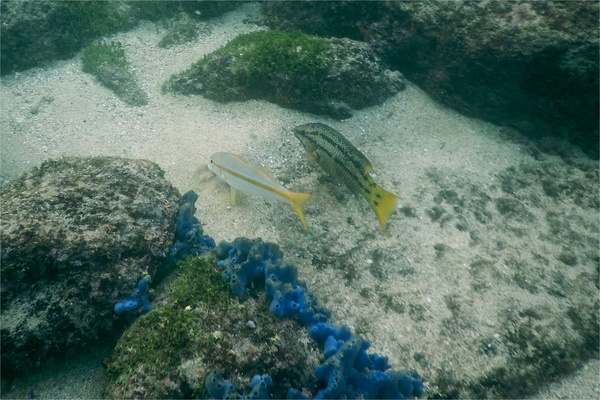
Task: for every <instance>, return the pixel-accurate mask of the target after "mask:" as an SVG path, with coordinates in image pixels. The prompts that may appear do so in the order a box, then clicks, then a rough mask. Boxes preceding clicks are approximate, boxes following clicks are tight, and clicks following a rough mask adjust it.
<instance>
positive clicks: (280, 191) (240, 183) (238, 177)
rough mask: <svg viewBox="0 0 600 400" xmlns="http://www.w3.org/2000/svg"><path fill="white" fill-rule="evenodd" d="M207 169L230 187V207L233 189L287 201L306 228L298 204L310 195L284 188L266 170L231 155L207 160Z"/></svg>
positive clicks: (216, 156)
mask: <svg viewBox="0 0 600 400" xmlns="http://www.w3.org/2000/svg"><path fill="white" fill-rule="evenodd" d="M208 169H210V170H211V171H212V172H214V173H215V175H217V176H218V177H219V178H221V179H222V180H224V181H225V182H227V183H228V184H229V186H231V203H232V204H235V190H236V189H237V190H240V191H242V192H245V193H248V194H252V195H257V196H261V197H264V198H267V199H274V200H283V201H287V202H289V203H290V204H291V205H292V207H294V211H296V214H298V217H299V218H300V221H301V222H302V225H304V227H305V228H306V227H308V225H307V224H306V220H305V219H304V213H303V212H302V204H304V203H305V202H306V200H308V198H309V197H310V195H309V194H306V193H296V192H292V191H290V190H288V189H286V188H285V187H283V185H281V184H280V183H279V182H278V181H277V179H275V177H274V176H273V175H271V173H270V172H269V171H268V170H267V169H266V168H261V167H258V166H256V165H252V164H250V163H249V162H248V161H246V160H244V159H243V158H242V157H240V156H238V155H235V154H231V153H215V154H213V155H212V156H211V157H210V162H209V163H208Z"/></svg>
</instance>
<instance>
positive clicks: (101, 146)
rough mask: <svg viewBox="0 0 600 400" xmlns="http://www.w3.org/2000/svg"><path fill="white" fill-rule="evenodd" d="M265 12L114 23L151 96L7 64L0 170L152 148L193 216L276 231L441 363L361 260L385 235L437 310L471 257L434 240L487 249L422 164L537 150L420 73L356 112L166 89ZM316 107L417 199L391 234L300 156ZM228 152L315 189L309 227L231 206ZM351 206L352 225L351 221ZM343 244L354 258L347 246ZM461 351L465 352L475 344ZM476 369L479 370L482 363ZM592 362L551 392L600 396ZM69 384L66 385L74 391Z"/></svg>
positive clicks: (340, 315) (402, 343) (469, 167)
mask: <svg viewBox="0 0 600 400" xmlns="http://www.w3.org/2000/svg"><path fill="white" fill-rule="evenodd" d="M258 13H259V6H258V5H257V4H248V5H244V6H242V7H241V8H240V9H239V10H237V11H234V12H231V13H228V14H226V15H224V16H222V17H220V18H217V19H215V20H213V21H211V22H210V24H212V25H213V29H212V32H211V33H210V34H208V35H207V36H206V37H202V38H201V39H200V40H199V41H197V42H195V43H192V44H187V45H182V46H176V47H173V48H171V49H160V48H159V47H158V46H157V43H158V42H159V40H160V39H161V37H162V35H163V34H164V29H163V28H162V27H161V25H160V24H153V23H149V22H146V23H143V24H141V25H140V26H139V27H138V28H136V29H135V30H133V31H131V32H128V33H124V34H119V35H116V36H115V37H114V38H113V39H114V40H118V41H120V42H122V43H123V45H124V48H125V51H126V54H127V57H128V59H129V60H130V62H131V64H132V66H133V69H134V71H135V73H136V75H137V77H138V79H139V81H140V82H141V84H142V86H143V88H144V90H146V91H147V93H148V96H149V104H148V105H147V106H145V107H130V106H127V105H126V104H124V103H123V102H122V101H120V100H119V99H118V98H117V97H116V96H115V95H114V94H113V93H112V92H111V91H110V90H108V89H106V88H104V87H103V86H101V85H100V84H99V83H98V82H97V81H96V80H95V78H94V77H93V76H91V75H88V74H85V73H83V72H82V71H81V65H80V55H78V56H76V57H75V58H73V59H71V60H67V61H61V62H56V63H54V64H52V65H51V66H49V67H47V68H36V69H32V70H29V71H26V72H22V73H18V74H14V75H10V76H6V77H4V78H2V80H1V82H0V83H1V86H0V95H1V99H2V113H1V114H2V115H1V121H0V132H1V133H2V134H1V139H0V144H1V147H0V156H1V158H0V161H1V171H0V182H2V181H4V182H5V181H7V180H9V179H12V178H14V177H16V176H18V175H19V174H21V173H22V172H23V171H25V170H27V169H29V168H31V167H32V166H37V165H39V164H40V163H41V162H42V161H43V160H45V159H48V158H55V157H59V156H62V155H70V156H98V155H107V156H108V155H112V156H123V157H130V158H144V159H148V160H151V161H154V162H156V163H158V164H159V165H160V166H161V167H162V168H163V169H164V171H165V173H166V178H167V179H168V180H169V181H171V182H172V183H173V184H174V185H175V186H176V187H177V188H178V189H179V190H180V191H181V193H184V192H185V191H187V190H189V189H193V190H195V191H196V192H197V193H198V194H199V196H200V199H199V201H198V203H197V207H198V212H197V216H198V217H199V218H200V220H201V221H202V223H203V226H204V229H205V232H206V233H207V234H209V235H211V236H213V237H214V238H215V240H216V241H217V242H219V241H220V240H232V239H234V238H235V237H238V236H247V237H251V238H253V237H262V238H263V239H264V240H266V241H274V242H276V243H279V244H281V245H282V247H283V248H284V251H285V253H286V255H287V256H288V258H289V260H290V261H291V262H293V263H294V264H295V265H297V267H298V268H299V270H300V278H301V279H303V280H305V281H307V283H308V285H309V288H310V289H311V290H313V291H314V292H315V293H317V294H318V296H319V298H320V299H321V301H322V304H324V305H325V306H326V307H327V308H329V309H330V310H331V311H332V313H333V315H334V317H335V319H336V320H337V321H338V322H339V323H340V324H346V325H348V326H350V327H351V328H352V329H353V330H355V331H358V332H360V333H361V334H363V335H364V336H366V337H367V338H368V339H369V340H370V341H371V342H372V348H373V349H374V350H375V351H378V352H381V353H382V354H385V355H388V356H389V357H390V362H391V364H392V365H393V366H395V367H399V368H410V369H421V368H420V367H419V365H418V364H417V363H416V362H415V361H414V360H413V359H412V358H411V357H407V356H406V351H405V350H406V348H407V347H409V346H410V343H411V342H413V341H412V340H411V337H415V336H419V337H421V336H422V337H423V338H424V339H423V341H422V342H419V343H424V344H425V345H427V346H429V348H427V349H423V350H422V351H421V352H422V353H426V354H427V356H428V357H430V358H431V360H430V361H431V363H432V364H433V365H434V366H439V365H440V364H442V363H443V362H444V360H445V357H447V354H448V353H452V350H451V349H450V348H449V347H448V346H446V345H448V344H446V345H444V344H443V342H442V339H443V338H440V337H436V336H435V335H434V334H433V333H431V332H423V331H420V330H418V329H417V330H415V328H413V326H412V323H411V321H410V320H409V319H406V318H404V317H402V316H399V315H398V314H387V313H385V312H384V311H383V310H382V309H381V308H382V307H381V304H379V303H373V302H372V301H371V300H370V298H369V297H368V296H361V295H359V294H358V291H359V290H360V289H364V290H365V291H367V292H370V293H373V292H374V291H379V290H380V289H381V285H382V282H381V280H377V279H375V278H374V277H373V276H372V274H370V273H367V272H365V271H366V267H368V266H370V265H372V264H373V263H374V262H375V263H377V262H378V261H374V260H373V259H372V258H373V257H372V256H373V254H374V252H373V251H374V249H381V251H382V252H383V253H384V254H385V257H384V260H383V261H382V262H381V263H382V264H383V265H382V267H381V269H382V274H383V275H384V276H386V277H387V281H386V282H385V283H386V286H387V287H385V288H383V289H381V290H384V291H386V293H391V294H393V295H394V296H396V297H395V298H397V299H398V300H399V301H404V300H405V299H408V298H411V299H414V298H417V299H419V301H421V300H422V302H423V304H426V305H429V306H428V307H427V309H426V311H425V313H426V314H427V313H430V314H431V315H433V317H435V314H436V313H444V312H447V311H444V310H445V307H444V306H443V299H442V296H443V295H444V294H448V293H453V292H455V291H456V290H458V291H459V292H460V291H461V290H463V289H462V288H461V284H460V276H461V275H462V274H464V273H465V268H466V265H462V264H461V262H460V261H456V260H458V259H460V257H457V258H456V259H452V260H451V261H452V262H454V264H451V265H450V264H449V265H448V266H447V269H446V268H444V269H442V270H440V269H438V268H437V267H435V268H434V267H431V266H430V265H428V264H427V261H426V260H428V259H432V257H433V256H432V255H431V254H432V253H433V250H432V246H433V245H434V244H436V243H440V242H441V243H444V244H446V245H448V246H450V247H451V248H452V251H453V252H454V254H460V255H461V257H462V255H464V256H465V257H464V259H465V260H466V259H467V258H468V257H467V256H473V255H474V252H476V251H477V249H473V248H472V247H470V246H469V241H470V237H469V233H468V232H461V231H458V230H456V229H454V230H448V229H446V230H443V229H440V227H439V224H434V223H432V222H431V221H430V219H429V218H428V217H427V214H426V213H425V210H424V209H422V208H421V206H420V204H422V203H423V204H427V205H428V206H427V207H430V205H431V203H432V200H431V199H432V197H433V196H434V195H435V193H433V192H428V191H427V190H426V186H425V185H424V183H423V182H424V179H425V178H424V177H425V176H426V174H428V173H429V174H431V173H432V171H434V172H435V171H437V172H435V173H436V174H438V175H439V178H440V179H441V180H444V179H446V178H448V179H450V177H452V179H455V178H456V177H460V180H461V181H464V182H468V183H472V184H475V185H477V186H478V187H480V188H481V189H482V190H484V191H485V190H487V189H488V188H489V187H490V186H492V185H496V186H497V185H498V182H497V180H496V176H497V174H498V173H500V172H501V171H503V170H504V169H506V168H507V167H510V166H516V165H519V164H520V163H531V162H533V161H532V158H531V156H529V155H528V154H527V152H526V151H524V149H523V148H522V146H521V145H518V144H515V143H510V142H506V141H505V140H504V139H502V136H501V135H500V133H499V127H497V126H494V125H492V124H489V123H486V122H482V121H479V120H474V119H469V118H467V117H464V116H462V115H459V114H457V113H456V112H454V111H452V110H449V109H448V108H446V107H444V106H441V105H439V104H438V103H436V102H435V101H434V100H432V99H431V98H429V97H428V96H427V95H426V94H425V93H424V92H423V91H421V90H420V89H419V88H417V87H416V86H415V85H413V84H409V85H408V87H407V89H406V90H404V91H403V92H401V93H399V94H398V95H396V96H394V97H392V98H390V99H388V100H387V101H386V102H385V103H384V104H382V105H380V106H377V107H371V108H368V109H365V110H362V111H358V112H356V113H355V115H354V116H353V117H352V118H350V119H348V120H346V121H335V120H330V119H328V118H324V117H321V116H314V115H310V114H306V113H301V112H298V111H294V110H288V109H283V108H281V107H279V106H277V105H274V104H270V103H268V102H265V101H247V102H242V103H229V104H220V103H215V102H213V101H211V100H207V99H205V98H203V97H200V96H192V97H185V96H173V95H163V94H162V93H161V89H160V88H161V85H162V83H163V82H164V81H166V80H167V79H168V78H169V77H170V76H171V74H173V73H176V72H180V71H182V70H184V69H186V68H188V67H189V66H190V65H191V64H192V63H193V62H195V61H196V60H198V59H199V58H200V57H201V56H202V55H203V54H207V53H209V52H211V51H213V50H215V49H217V48H219V47H221V46H223V45H224V44H226V43H227V41H229V40H231V39H232V38H234V37H235V36H237V35H239V34H242V33H246V32H250V31H253V30H256V29H260V27H259V26H257V25H254V24H252V23H245V22H244V21H247V20H250V21H253V20H256V19H257V16H258ZM248 16H250V18H249V19H248ZM32 111H33V113H32ZM317 121H318V122H323V123H326V124H329V125H331V126H333V127H334V128H336V129H338V130H339V131H340V132H342V133H343V134H344V135H346V136H347V137H348V139H350V140H351V141H352V142H353V143H354V144H355V145H356V146H357V147H358V148H359V149H360V150H361V151H363V152H364V154H365V155H366V156H367V157H368V158H369V159H370V160H371V162H372V164H373V166H374V168H375V171H376V173H377V177H376V180H377V181H378V182H379V183H380V184H381V185H382V186H384V187H385V188H387V189H388V190H391V191H393V192H395V193H397V194H399V195H401V196H402V198H403V200H402V204H403V205H405V204H406V205H409V206H411V207H413V208H415V209H416V210H417V219H407V218H406V217H405V216H404V215H402V214H401V213H396V214H395V215H394V216H392V218H391V220H390V224H389V232H388V233H387V234H383V233H381V232H380V231H379V227H378V223H377V220H376V217H375V215H374V213H373V212H372V210H371V209H370V208H369V207H368V206H367V205H366V203H365V202H364V201H360V202H359V201H356V200H355V199H354V198H353V197H351V196H350V195H348V192H347V190H346V189H345V188H343V187H339V186H335V185H333V184H332V183H330V181H329V180H325V182H324V183H321V182H319V181H318V180H317V178H318V177H319V176H321V172H320V171H319V169H318V167H316V166H311V165H308V163H307V161H306V160H304V159H303V158H302V151H303V148H302V146H301V145H300V143H299V142H298V141H297V139H296V138H295V137H294V135H293V134H292V132H291V130H290V127H292V126H294V125H297V124H301V123H306V122H317ZM217 151H228V152H233V153H239V154H242V155H243V156H244V157H246V158H247V159H248V160H249V161H252V162H255V163H259V164H262V165H263V166H267V167H269V168H270V169H271V170H272V171H273V173H274V175H275V176H278V177H279V178H280V179H282V180H284V181H285V182H286V185H287V186H288V187H289V188H290V189H292V190H296V191H306V192H309V193H311V194H312V195H313V198H312V199H311V200H310V201H309V202H308V203H307V204H306V206H305V214H306V217H307V220H308V222H309V224H310V225H311V226H310V228H309V230H307V231H305V230H303V228H302V226H301V224H300V222H299V220H298V218H297V216H296V215H295V213H294V212H293V210H292V208H291V207H290V206H289V205H286V204H284V203H276V204H268V203H265V202H264V201H263V200H262V199H260V198H252V197H242V196H240V199H239V202H238V205H236V206H233V207H230V205H229V193H228V188H227V186H226V185H224V184H223V183H221V182H219V181H217V180H216V179H215V178H213V177H212V173H210V172H209V171H208V170H207V169H206V168H205V165H206V162H207V161H208V159H209V156H210V155H211V154H212V153H214V152H217ZM349 218H350V219H351V220H352V223H351V224H349V223H347V220H348V219H349ZM533 245H535V244H533ZM325 253H328V254H327V256H328V257H329V258H327V259H328V260H329V259H331V258H333V259H335V257H336V256H337V255H340V257H341V258H340V259H344V260H345V262H347V263H351V264H353V265H354V266H355V269H356V271H355V272H354V273H355V274H356V275H357V276H358V278H356V280H355V281H354V282H353V283H349V284H347V281H348V279H349V278H348V277H347V276H346V275H345V274H346V273H347V272H346V269H345V268H342V267H336V268H318V267H317V266H316V265H314V264H315V257H318V256H319V254H325ZM346 254H351V256H349V257H342V256H343V255H346ZM311 260H312V262H311ZM423 260H425V261H423ZM449 263H450V262H449ZM398 268H412V269H414V270H415V271H416V272H417V274H418V278H419V279H418V282H415V281H414V278H410V279H408V280H407V282H410V285H408V283H405V282H404V281H403V277H402V275H401V274H400V275H398ZM464 290H465V291H466V289H464ZM498 296H499V298H502V296H506V294H498ZM481 307H485V310H484V311H482V312H481V313H480V314H479V315H477V316H475V317H474V318H476V319H477V323H478V324H483V325H485V324H489V325H488V326H489V329H488V330H489V332H490V334H491V333H492V332H494V331H495V329H497V328H498V327H497V326H495V324H497V323H498V321H497V320H496V319H495V317H494V315H493V312H494V309H493V305H489V304H488V305H486V304H482V305H481ZM486 311H487V312H489V313H490V315H488V314H486ZM404 315H406V314H404ZM366 322H368V323H366ZM365 325H368V326H365ZM486 329H487V328H486ZM484 330H485V329H484ZM413 350H414V349H413ZM460 354H462V353H460ZM460 354H458V357H460ZM466 357H468V355H467V356H466ZM450 359H451V358H450ZM461 361H462V362H463V363H465V364H468V363H469V362H470V360H469V359H468V358H465V359H462V360H461ZM432 368H433V367H432ZM465 368H467V369H468V368H469V367H465ZM472 368H473V369H474V370H476V369H477V368H478V365H477V363H476V362H473V365H472ZM589 371H592V372H593V373H588V372H589ZM584 372H585V373H582V374H580V375H577V376H576V378H574V379H576V380H577V381H576V382H577V383H576V384H575V385H574V386H575V388H572V389H568V390H566V391H564V392H563V391H561V389H560V388H558V389H556V388H548V391H545V392H543V393H544V397H546V396H547V397H554V398H564V397H563V395H562V394H559V393H564V396H565V397H571V398H598V396H599V393H598V385H597V383H596V382H594V377H597V376H598V363H597V362H593V363H590V364H589V365H588V367H586V369H585V370H584ZM49 379H51V380H52V379H58V378H57V377H51V378H49ZM567 381H568V380H567ZM25 385H26V384H25ZM38 385H41V386H42V388H39V386H38V389H36V390H38V391H39V392H40V393H43V392H44V389H43V383H42V384H39V383H38ZM21 390H23V388H22V387H21ZM27 390H28V389H27ZM89 390H90V391H89V392H88V395H89V396H87V397H97V396H99V392H98V391H97V387H96V386H94V385H89ZM13 393H14V394H15V395H16V396H20V395H18V394H17V392H13ZM20 393H25V394H26V391H25V392H23V391H21V392H20ZM59 393H60V392H52V395H50V396H49V397H63V396H61V395H60V394H59ZM66 393H68V389H67V388H65V392H64V396H67V394H66ZM553 393H554V394H553ZM69 397H70V395H69ZM73 397H77V395H73ZM82 397H83V395H82ZM40 398H45V396H44V395H43V394H42V395H40Z"/></svg>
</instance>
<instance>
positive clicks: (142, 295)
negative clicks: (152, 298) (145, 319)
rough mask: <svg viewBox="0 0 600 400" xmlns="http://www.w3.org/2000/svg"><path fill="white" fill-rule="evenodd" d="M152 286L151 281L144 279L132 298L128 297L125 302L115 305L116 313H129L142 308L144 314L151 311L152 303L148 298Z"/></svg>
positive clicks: (139, 283)
mask: <svg viewBox="0 0 600 400" xmlns="http://www.w3.org/2000/svg"><path fill="white" fill-rule="evenodd" d="M148 285H150V279H148V278H143V279H142V280H140V281H139V282H138V284H137V287H136V289H135V292H134V293H133V294H132V295H131V296H127V298H125V300H123V301H120V302H118V303H117V304H115V312H116V313H117V314H121V313H124V312H128V311H135V310H137V309H139V308H141V309H142V310H143V311H144V312H147V311H150V303H149V302H148V299H147V297H146V292H147V291H148Z"/></svg>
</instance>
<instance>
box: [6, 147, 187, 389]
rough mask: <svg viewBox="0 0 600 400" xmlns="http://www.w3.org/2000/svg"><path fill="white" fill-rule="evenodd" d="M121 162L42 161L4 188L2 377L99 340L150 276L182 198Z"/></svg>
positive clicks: (150, 166) (153, 173)
mask: <svg viewBox="0 0 600 400" xmlns="http://www.w3.org/2000/svg"><path fill="white" fill-rule="evenodd" d="M163 175H164V173H163V171H162V170H161V169H160V167H159V166H158V165H156V164H154V163H152V162H149V161H143V160H127V159H123V158H111V157H98V158H62V159H59V160H50V161H46V162H44V163H43V164H42V165H41V166H40V167H39V168H34V169H32V170H31V171H29V172H27V173H25V174H24V175H23V176H22V177H20V178H18V179H16V180H14V181H12V182H10V183H9V184H8V185H6V186H5V187H3V188H2V193H1V194H0V199H1V205H2V214H1V218H0V222H1V224H2V232H1V233H0V245H1V247H2V250H1V281H2V292H1V295H2V297H1V301H2V329H1V335H2V336H1V338H2V354H1V357H2V358H1V360H2V375H3V378H4V377H10V376H8V375H12V376H14V375H17V374H19V373H21V372H23V371H25V370H28V369H29V368H31V367H36V366H39V365H40V364H41V363H42V362H44V361H45V360H46V358H47V357H48V356H52V355H58V354H64V353H65V352H66V353H68V352H70V351H73V350H76V349H77V348H80V347H81V346H84V345H87V344H89V343H90V342H92V341H94V340H96V339H98V337H100V336H105V335H106V334H107V333H108V332H110V330H111V328H112V327H113V325H114V323H115V321H116V320H117V317H116V316H115V313H114V310H113V307H114V305H115V303H116V302H117V301H121V300H122V299H123V298H124V297H125V296H127V295H128V294H130V293H131V292H132V291H133V290H134V288H135V286H136V283H137V282H138V281H139V280H140V279H141V278H142V277H144V276H149V277H150V278H152V277H153V276H155V274H156V273H157V267H158V266H159V263H160V260H161V259H162V257H163V256H164V255H165V252H166V251H167V249H168V247H169V245H170V244H171V243H172V240H173V231H174V223H175V221H174V218H175V213H176V210H177V205H178V200H179V193H178V192H177V190H176V189H175V188H174V187H173V186H172V185H171V184H170V183H169V182H167V181H166V180H165V179H164V177H163Z"/></svg>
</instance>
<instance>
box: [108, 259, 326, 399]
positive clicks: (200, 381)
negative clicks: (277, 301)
mask: <svg viewBox="0 0 600 400" xmlns="http://www.w3.org/2000/svg"><path fill="white" fill-rule="evenodd" d="M162 292H163V293H164V295H163V297H162V298H161V299H159V300H157V301H155V306H154V309H153V310H152V311H150V312H149V313H148V314H145V315H143V316H141V317H140V318H138V319H137V320H136V321H135V322H134V323H133V324H132V326H131V327H130V328H129V329H128V330H127V331H126V332H125V333H124V334H123V336H122V337H121V339H120V340H119V342H118V343H117V346H116V348H115V351H114V353H113V355H112V356H111V357H109V358H108V359H107V360H106V362H105V366H106V368H107V371H108V374H109V381H108V383H107V386H106V390H105V396H107V397H108V398H198V397H202V398H206V397H207V395H208V394H207V392H206V390H205V386H204V385H205V380H206V376H207V375H208V374H209V373H210V372H211V371H214V370H217V371H219V373H220V374H221V375H223V376H224V377H225V379H228V380H233V381H234V382H235V384H236V387H238V388H240V389H241V390H240V391H241V392H243V391H244V390H245V389H246V388H247V386H248V384H249V383H250V381H251V379H252V378H253V376H254V375H256V374H268V375H269V376H270V377H271V378H272V379H273V382H274V386H273V387H271V388H270V390H269V391H270V393H271V394H272V396H273V398H285V396H286V392H287V389H288V388H289V387H308V388H309V389H312V390H314V388H315V387H316V380H315V378H314V377H313V375H312V371H313V369H314V367H315V366H316V365H318V364H319V362H320V361H322V356H321V355H320V352H319V350H318V349H317V348H316V344H315V343H314V342H313V341H312V340H311V339H310V338H309V336H308V332H307V330H306V328H303V327H302V326H301V325H299V324H298V323H296V322H295V321H293V320H290V319H284V320H280V319H277V318H275V317H274V316H273V315H272V314H270V312H269V309H268V304H267V302H266V301H265V299H264V298H263V296H264V293H262V294H261V295H259V296H258V297H257V298H249V299H246V301H242V302H240V301H239V300H238V299H236V298H233V297H231V296H230V294H229V285H228V284H227V283H226V282H225V281H224V280H223V277H222V271H221V269H220V268H219V267H217V264H216V260H215V259H214V257H212V256H200V257H188V258H187V259H185V260H184V261H182V262H180V263H179V268H178V272H177V275H176V276H175V277H173V278H171V279H170V281H169V282H166V283H165V284H164V288H163V290H162Z"/></svg>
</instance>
